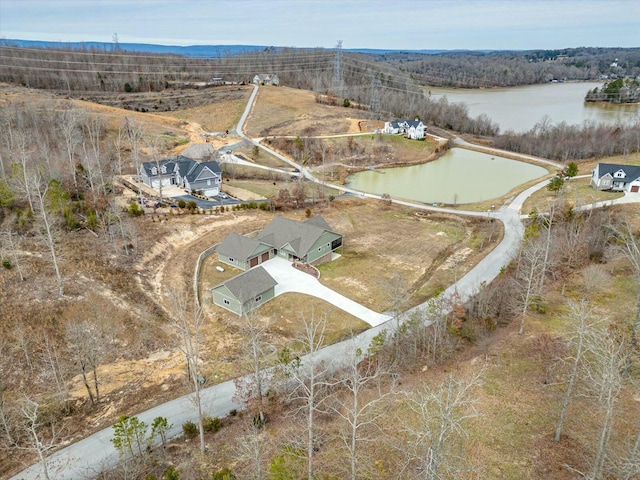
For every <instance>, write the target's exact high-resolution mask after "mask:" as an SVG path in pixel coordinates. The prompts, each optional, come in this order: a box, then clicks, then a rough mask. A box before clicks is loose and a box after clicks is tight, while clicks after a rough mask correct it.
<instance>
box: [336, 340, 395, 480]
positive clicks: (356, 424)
mask: <svg viewBox="0 0 640 480" xmlns="http://www.w3.org/2000/svg"><path fill="white" fill-rule="evenodd" d="M337 375H338V377H339V379H338V380H337V382H336V384H337V385H338V386H339V387H341V388H340V390H339V391H338V392H337V393H336V394H335V395H334V396H333V397H332V398H331V400H330V401H329V402H328V406H329V409H330V410H331V411H333V412H335V413H336V414H337V415H338V416H339V417H340V418H341V419H342V420H343V421H344V422H345V424H346V427H347V428H346V430H345V431H344V433H343V434H342V435H341V439H342V442H343V443H344V448H345V449H346V450H347V452H348V454H349V460H350V465H349V471H350V477H351V479H352V480H355V479H356V478H358V474H359V471H360V466H359V457H360V446H361V444H362V443H363V442H370V441H374V440H376V439H377V436H374V435H373V434H371V433H370V434H369V435H367V433H366V432H367V430H371V429H374V430H375V429H377V428H378V427H377V420H378V419H379V418H380V417H381V416H382V415H384V413H385V410H384V409H382V408H379V407H380V406H381V405H382V404H383V403H384V400H386V399H387V397H388V396H389V395H391V394H392V393H393V382H389V383H387V385H386V387H383V382H384V378H383V377H384V376H385V372H384V371H383V370H382V368H381V366H380V363H379V362H377V361H376V358H375V357H367V356H365V355H364V354H363V352H362V351H361V350H360V349H357V350H355V351H354V352H353V353H351V354H350V355H349V357H348V359H347V363H346V366H345V369H344V370H340V372H338V374H337ZM389 379H391V377H389ZM376 387H377V388H376ZM378 433H380V432H378Z"/></svg>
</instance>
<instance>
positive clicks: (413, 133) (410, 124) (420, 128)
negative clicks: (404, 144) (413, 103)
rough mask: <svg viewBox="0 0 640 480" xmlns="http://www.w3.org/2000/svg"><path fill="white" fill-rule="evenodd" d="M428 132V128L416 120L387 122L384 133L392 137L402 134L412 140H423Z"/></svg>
mask: <svg viewBox="0 0 640 480" xmlns="http://www.w3.org/2000/svg"><path fill="white" fill-rule="evenodd" d="M426 132H427V127H426V126H425V125H424V123H422V121H420V120H419V119H417V118H416V119H415V120H403V119H398V120H393V121H391V122H385V124H384V128H383V129H382V133H388V134H390V135H397V134H402V135H404V136H405V137H407V138H410V139H411V140H423V139H424V137H425V134H426Z"/></svg>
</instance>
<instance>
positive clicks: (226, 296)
mask: <svg viewBox="0 0 640 480" xmlns="http://www.w3.org/2000/svg"><path fill="white" fill-rule="evenodd" d="M276 285H277V282H276V281H275V280H274V279H273V277H272V276H271V275H269V273H268V272H267V271H266V270H265V269H264V268H262V267H256V268H252V269H251V270H247V271H246V272H244V273H241V274H240V275H237V276H235V277H233V278H232V279H230V280H227V281H226V282H224V283H221V284H220V285H217V286H215V287H213V288H212V289H211V294H212V296H213V303H215V304H216V305H219V306H221V307H222V308H226V309H227V310H229V311H230V312H233V313H235V314H237V315H243V314H245V313H248V312H250V311H251V310H253V309H255V308H257V307H259V306H260V305H262V304H263V303H265V302H267V301H269V300H271V299H272V298H274V297H275V288H276Z"/></svg>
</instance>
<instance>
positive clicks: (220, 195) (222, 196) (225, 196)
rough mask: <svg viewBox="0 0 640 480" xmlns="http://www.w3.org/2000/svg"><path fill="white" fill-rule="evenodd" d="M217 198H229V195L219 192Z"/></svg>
mask: <svg viewBox="0 0 640 480" xmlns="http://www.w3.org/2000/svg"><path fill="white" fill-rule="evenodd" d="M218 196H219V197H220V198H229V195H227V194H226V193H224V192H220V193H219V194H218Z"/></svg>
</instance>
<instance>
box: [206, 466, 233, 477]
mask: <svg viewBox="0 0 640 480" xmlns="http://www.w3.org/2000/svg"><path fill="white" fill-rule="evenodd" d="M235 479H236V476H235V475H234V474H233V472H232V471H231V469H230V468H229V467H225V468H223V469H222V470H218V471H217V472H214V474H213V475H212V476H211V480H235Z"/></svg>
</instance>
